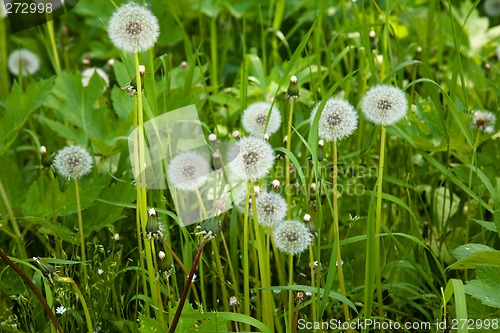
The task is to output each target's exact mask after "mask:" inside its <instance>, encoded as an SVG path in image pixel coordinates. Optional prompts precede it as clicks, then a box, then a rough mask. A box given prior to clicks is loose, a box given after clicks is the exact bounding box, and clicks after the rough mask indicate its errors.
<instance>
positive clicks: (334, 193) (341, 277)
mask: <svg viewBox="0 0 500 333" xmlns="http://www.w3.org/2000/svg"><path fill="white" fill-rule="evenodd" d="M332 145H333V190H332V196H333V228H334V234H335V239H334V244H335V243H336V244H337V273H338V275H339V285H340V293H341V294H342V296H344V297H346V296H347V292H346V289H345V280H344V270H343V268H342V255H341V253H340V231H339V206H338V197H337V180H338V179H337V178H338V168H337V164H338V159H337V140H333V142H332ZM342 307H343V309H344V316H345V319H346V321H349V320H350V319H351V315H350V313H349V307H348V306H347V304H346V303H343V304H342ZM349 331H351V330H350V328H349V329H348V332H349Z"/></svg>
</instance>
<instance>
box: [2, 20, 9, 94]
mask: <svg viewBox="0 0 500 333" xmlns="http://www.w3.org/2000/svg"><path fill="white" fill-rule="evenodd" d="M5 22H7V21H6V20H5V19H0V96H1V97H2V98H1V99H2V100H5V99H6V98H7V95H8V93H9V72H8V70H7V28H6V26H5Z"/></svg>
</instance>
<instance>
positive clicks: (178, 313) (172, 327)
mask: <svg viewBox="0 0 500 333" xmlns="http://www.w3.org/2000/svg"><path fill="white" fill-rule="evenodd" d="M205 244H206V243H205V240H203V241H202V242H201V244H200V246H199V247H198V251H197V252H196V256H195V257H194V260H193V266H192V267H191V271H189V276H188V278H187V281H186V285H185V286H184V289H183V290H182V294H181V298H180V300H179V304H178V305H177V310H176V311H175V316H174V320H173V321H172V324H171V325H170V329H169V333H174V332H175V328H176V327H177V324H178V323H179V319H180V317H181V313H182V308H183V307H184V303H185V302H186V298H187V293H188V291H189V287H190V286H191V282H192V280H193V276H194V272H195V271H196V267H197V266H198V261H199V260H200V256H201V252H202V251H203V248H204V247H205Z"/></svg>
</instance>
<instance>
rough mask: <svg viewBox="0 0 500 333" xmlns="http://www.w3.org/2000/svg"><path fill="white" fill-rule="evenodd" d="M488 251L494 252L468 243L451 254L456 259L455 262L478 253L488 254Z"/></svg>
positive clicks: (489, 248) (482, 245) (486, 247)
mask: <svg viewBox="0 0 500 333" xmlns="http://www.w3.org/2000/svg"><path fill="white" fill-rule="evenodd" d="M488 251H495V249H493V248H491V247H489V246H487V245H484V244H474V243H469V244H464V245H461V246H459V247H457V248H456V249H454V250H453V251H451V252H452V254H453V256H454V257H455V258H457V260H462V259H465V258H467V257H470V256H472V255H474V254H476V253H478V252H488Z"/></svg>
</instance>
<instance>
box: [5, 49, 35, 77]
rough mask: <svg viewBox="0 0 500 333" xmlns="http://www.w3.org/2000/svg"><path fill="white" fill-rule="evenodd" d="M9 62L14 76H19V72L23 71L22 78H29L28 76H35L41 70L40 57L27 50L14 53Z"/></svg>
mask: <svg viewBox="0 0 500 333" xmlns="http://www.w3.org/2000/svg"><path fill="white" fill-rule="evenodd" d="M7 62H8V66H9V70H10V72H11V73H12V74H13V75H19V70H21V75H22V76H28V74H30V75H31V74H35V73H36V72H37V71H38V69H39V68H40V60H39V59H38V56H37V55H36V54H35V53H33V52H31V51H30V50H26V49H18V50H15V51H12V53H11V54H10V55H9V60H8V61H7Z"/></svg>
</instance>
